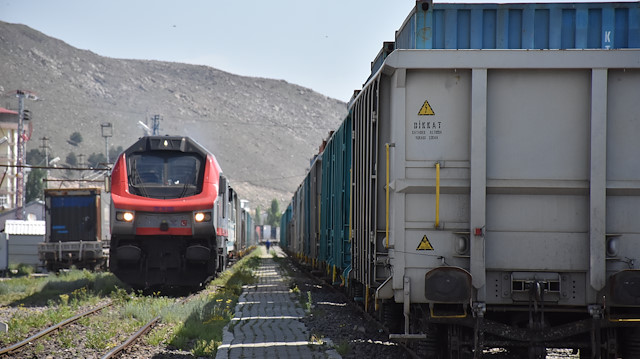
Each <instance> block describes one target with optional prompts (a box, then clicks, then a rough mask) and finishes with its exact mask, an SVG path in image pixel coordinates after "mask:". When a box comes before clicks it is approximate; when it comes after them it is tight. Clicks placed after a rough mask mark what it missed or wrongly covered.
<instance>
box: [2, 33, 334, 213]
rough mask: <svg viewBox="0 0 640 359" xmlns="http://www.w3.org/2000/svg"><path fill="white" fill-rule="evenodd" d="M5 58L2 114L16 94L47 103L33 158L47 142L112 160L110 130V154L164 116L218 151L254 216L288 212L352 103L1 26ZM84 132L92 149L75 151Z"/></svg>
mask: <svg viewBox="0 0 640 359" xmlns="http://www.w3.org/2000/svg"><path fill="white" fill-rule="evenodd" d="M0 50H1V51H0V106H1V107H5V108H8V109H12V110H17V108H18V100H17V98H16V96H15V91H16V90H26V91H31V92H33V93H35V94H36V95H37V97H38V100H35V101H32V100H28V101H26V103H25V108H27V109H29V110H30V111H31V113H32V123H33V133H32V136H31V140H30V141H29V142H28V144H27V150H29V149H34V148H40V146H42V145H43V141H42V140H41V139H42V137H45V136H46V137H48V138H49V139H50V140H49V142H48V144H49V146H50V148H51V152H52V157H55V156H58V157H60V158H61V159H62V161H64V160H65V158H66V157H67V155H68V154H69V153H70V152H73V153H74V154H75V155H76V156H79V155H84V158H85V159H87V158H88V157H89V155H90V154H92V153H103V152H104V146H105V142H104V138H103V137H102V133H101V126H100V124H101V123H103V122H111V123H112V124H113V137H112V138H110V139H109V145H110V147H114V148H117V147H118V146H122V147H124V148H126V147H128V146H129V145H130V144H131V143H133V142H134V141H135V140H136V139H137V138H138V137H140V136H142V134H143V132H142V130H141V129H140V127H139V126H138V122H139V121H142V122H148V121H149V119H150V118H151V117H152V116H154V115H160V117H161V118H162V120H161V121H160V133H161V134H171V135H188V136H191V137H193V138H195V139H196V140H197V141H198V142H200V143H201V144H202V145H204V146H205V147H206V148H208V149H209V150H210V151H212V152H213V153H214V154H215V155H216V157H217V159H218V161H219V162H220V164H221V166H222V168H223V171H224V172H225V173H226V174H227V175H228V176H229V177H230V178H231V181H232V185H233V186H234V187H236V188H237V190H238V192H240V194H241V195H242V197H245V198H247V199H249V200H250V201H251V207H252V208H255V207H256V206H257V205H260V206H261V207H262V208H263V209H264V208H265V207H266V206H268V205H269V203H270V202H271V200H272V199H273V198H277V199H278V200H280V203H281V208H283V207H284V206H285V205H286V203H288V201H289V199H290V198H291V194H292V192H293V191H294V190H295V189H296V188H297V186H298V184H299V183H300V182H301V180H302V178H303V175H304V174H305V173H306V170H307V168H308V167H309V160H310V158H311V157H312V156H313V155H314V154H315V153H317V149H318V146H319V145H320V143H321V141H322V139H323V138H326V137H327V135H328V131H330V130H332V129H334V128H336V127H337V125H338V124H339V123H340V121H341V120H342V118H343V117H344V115H345V114H346V104H345V103H343V102H340V101H338V100H335V99H331V98H328V97H326V96H323V95H321V94H318V93H315V92H313V91H312V90H310V89H307V88H304V87H300V86H297V85H294V84H290V83H287V82H285V81H282V80H272V79H265V78H252V77H242V76H237V75H233V74H230V73H226V72H224V71H220V70H217V69H215V68H211V67H207V66H196V65H187V64H181V63H169V62H159V61H141V60H125V59H113V58H107V57H102V56H99V55H97V54H95V53H93V52H90V51H86V50H80V49H76V48H74V47H72V46H69V45H68V44H66V43H64V42H62V41H60V40H57V39H54V38H51V37H48V36H46V35H44V34H42V33H40V32H38V31H35V30H33V29H31V28H29V27H27V26H23V25H16V24H8V23H4V22H0ZM76 131H77V132H80V134H81V135H82V138H83V141H82V142H81V143H80V144H79V145H77V146H74V145H72V144H71V143H69V141H68V140H69V137H70V135H71V134H72V133H73V132H76ZM112 161H113V159H112ZM58 172H61V173H60V176H64V175H65V174H64V173H63V171H58ZM54 175H55V174H54Z"/></svg>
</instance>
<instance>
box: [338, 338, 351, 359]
mask: <svg viewBox="0 0 640 359" xmlns="http://www.w3.org/2000/svg"><path fill="white" fill-rule="evenodd" d="M335 348H336V351H337V352H338V354H340V355H342V356H344V355H347V354H349V353H351V345H350V344H349V341H347V340H341V341H340V344H338V345H336V346H335Z"/></svg>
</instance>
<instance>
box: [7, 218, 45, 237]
mask: <svg viewBox="0 0 640 359" xmlns="http://www.w3.org/2000/svg"><path fill="white" fill-rule="evenodd" d="M45 223H46V222H45V221H19V220H16V219H8V220H7V222H6V223H5V225H4V231H5V232H6V233H7V234H19V235H27V236H43V235H45V233H46V228H45Z"/></svg>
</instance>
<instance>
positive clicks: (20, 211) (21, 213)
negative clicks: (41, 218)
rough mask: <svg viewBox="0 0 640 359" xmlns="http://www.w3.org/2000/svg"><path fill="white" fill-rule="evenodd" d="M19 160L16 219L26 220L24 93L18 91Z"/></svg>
mask: <svg viewBox="0 0 640 359" xmlns="http://www.w3.org/2000/svg"><path fill="white" fill-rule="evenodd" d="M16 94H17V96H18V156H17V157H18V158H17V159H16V165H17V168H16V182H17V183H16V219H22V220H24V219H25V217H26V213H25V212H26V210H25V208H24V169H23V168H22V165H23V164H24V149H23V146H24V140H23V138H22V132H23V129H22V126H23V121H24V96H25V94H24V91H22V90H18V91H17V92H16Z"/></svg>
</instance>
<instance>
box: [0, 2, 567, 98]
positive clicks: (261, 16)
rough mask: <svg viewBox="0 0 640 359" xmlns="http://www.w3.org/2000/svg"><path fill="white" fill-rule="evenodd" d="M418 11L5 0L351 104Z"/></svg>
mask: <svg viewBox="0 0 640 359" xmlns="http://www.w3.org/2000/svg"><path fill="white" fill-rule="evenodd" d="M447 2H456V0H454V1H451V0H449V1H447ZM464 2H478V1H477V0H470V1H469V0H467V1H464ZM512 2H513V1H512ZM516 2H531V1H530V0H529V1H527V0H525V1H516ZM547 2H548V1H547ZM564 2H568V1H566V0H565V1H564ZM414 5H415V0H322V1H305V0H275V1H256V2H245V1H237V0H184V1H177V0H55V1H54V0H0V20H1V21H4V22H9V23H16V24H24V25H27V26H29V27H31V28H33V29H35V30H38V31H40V32H42V33H44V34H45V35H47V36H50V37H54V38H57V39H60V40H62V41H64V42H66V43H68V44H69V45H71V46H73V47H76V48H79V49H83V50H90V51H92V52H94V53H96V54H98V55H101V56H107V57H112V58H120V59H143V60H160V61H170V62H182V63H188V64H197V65H206V66H211V67H214V68H217V69H219V70H223V71H227V72H230V73H233V74H237V75H243V76H256V77H265V78H272V79H281V80H285V81H287V82H289V83H294V84H297V85H301V86H304V87H307V88H311V89H312V90H314V91H317V92H319V93H321V94H323V95H326V96H329V97H332V98H336V99H339V100H342V101H345V102H346V101H348V100H349V99H350V98H351V95H352V94H353V91H354V90H356V89H360V88H361V87H362V84H363V83H364V82H365V80H366V79H367V77H368V76H369V73H370V65H371V61H372V60H373V59H374V58H375V56H376V55H377V54H378V52H379V51H380V49H381V48H382V43H383V42H384V41H393V40H394V33H395V30H397V29H399V28H400V26H401V25H402V23H403V22H404V20H405V18H406V17H407V16H408V15H409V13H410V12H411V9H412V8H413V6H414ZM1 50H2V49H0V51H1Z"/></svg>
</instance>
